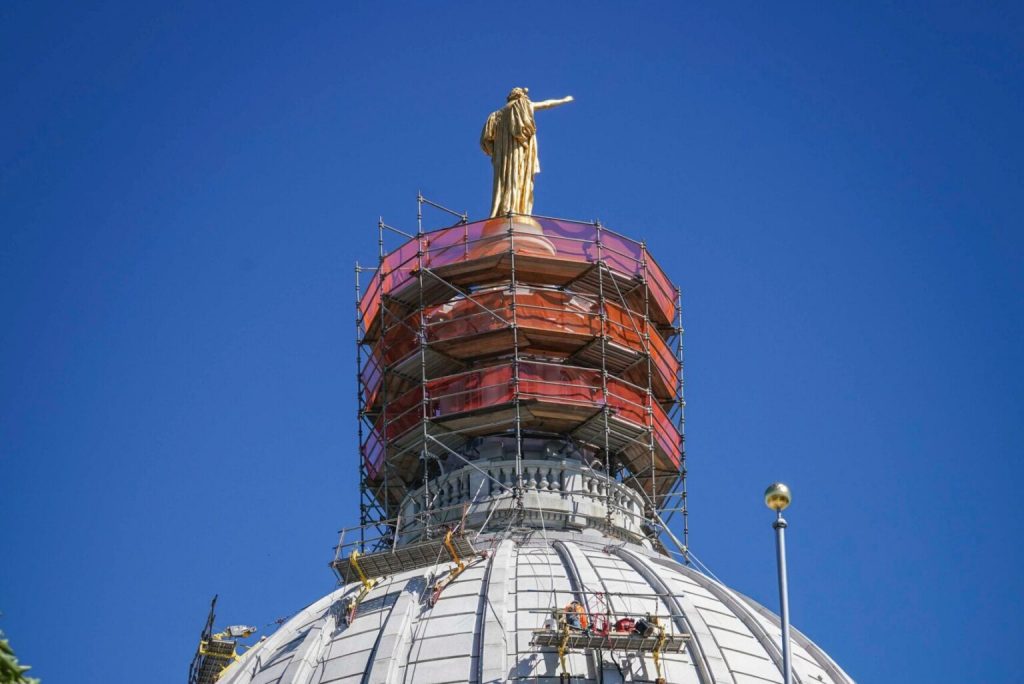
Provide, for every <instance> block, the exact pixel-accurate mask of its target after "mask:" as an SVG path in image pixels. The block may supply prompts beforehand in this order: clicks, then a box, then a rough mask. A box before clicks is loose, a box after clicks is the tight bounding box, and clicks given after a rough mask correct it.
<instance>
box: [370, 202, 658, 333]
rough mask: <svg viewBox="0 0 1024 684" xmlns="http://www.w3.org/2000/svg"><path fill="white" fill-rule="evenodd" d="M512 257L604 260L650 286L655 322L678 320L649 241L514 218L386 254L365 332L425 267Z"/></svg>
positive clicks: (439, 233) (439, 234)
mask: <svg viewBox="0 0 1024 684" xmlns="http://www.w3.org/2000/svg"><path fill="white" fill-rule="evenodd" d="M507 253H515V254H517V255H523V256H531V257H539V258H543V259H550V260H553V261H561V262H571V263H576V264H581V265H592V264H596V263H598V262H603V263H604V264H605V265H606V266H607V267H608V268H609V269H610V270H611V271H612V272H614V273H617V274H620V275H622V276H624V277H626V278H634V279H637V280H638V281H643V282H646V283H647V288H648V292H649V293H650V311H649V313H650V317H651V318H653V319H654V320H656V321H657V322H658V323H660V324H662V325H672V324H673V322H674V321H675V315H676V298H675V288H674V287H673V286H672V283H671V281H669V279H668V277H667V276H666V275H665V273H664V271H662V270H661V268H660V267H659V266H658V264H657V263H656V262H655V261H654V259H653V258H652V257H651V255H650V254H649V253H648V252H647V249H646V247H645V246H644V244H643V243H641V242H637V241H636V240H631V239H629V238H627V237H625V236H622V235H619V234H618V233H616V232H614V231H612V230H609V229H607V228H604V227H602V226H598V225H595V224H590V223H577V222H573V221H566V220H562V219H548V218H538V217H529V216H514V217H511V218H494V219H487V220H485V221H478V222H475V223H467V224H462V225H456V226H452V227H449V228H442V229H440V230H435V231H431V232H428V233H424V234H423V235H422V236H421V237H419V238H413V239H412V240H409V241H408V242H406V243H405V244H404V245H402V246H401V247H399V248H398V249H396V250H394V251H393V252H391V253H390V254H388V255H387V256H385V257H384V258H383V260H382V262H381V264H380V268H379V269H378V270H377V273H376V274H375V275H374V277H373V279H372V280H371V282H370V283H369V285H368V287H367V289H366V291H365V293H364V295H363V297H362V300H361V301H360V305H359V310H360V314H361V316H362V320H363V325H364V326H365V328H364V329H366V330H369V329H371V327H372V326H373V323H374V320H375V319H376V318H377V315H378V313H379V311H380V305H381V298H382V296H390V297H399V298H400V294H401V292H402V291H403V290H405V289H406V288H408V287H412V286H415V283H414V281H415V280H416V278H417V274H418V273H419V272H420V270H421V269H430V270H433V271H439V270H442V269H444V268H446V267H451V266H454V265H457V264H468V263H470V262H473V261H477V260H486V259H487V258H489V257H493V256H495V255H499V254H507Z"/></svg>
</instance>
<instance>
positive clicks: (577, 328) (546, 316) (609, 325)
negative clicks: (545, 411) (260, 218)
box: [361, 287, 679, 406]
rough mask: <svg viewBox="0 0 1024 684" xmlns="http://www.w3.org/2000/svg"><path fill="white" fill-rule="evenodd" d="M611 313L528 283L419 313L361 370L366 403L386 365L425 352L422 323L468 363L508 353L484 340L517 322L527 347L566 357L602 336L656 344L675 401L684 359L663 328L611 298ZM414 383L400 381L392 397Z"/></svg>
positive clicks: (389, 331)
mask: <svg viewBox="0 0 1024 684" xmlns="http://www.w3.org/2000/svg"><path fill="white" fill-rule="evenodd" d="M604 312H605V317H604V321H603V322H602V317H601V307H600V304H599V303H598V302H597V301H594V300H593V299H590V298H585V297H580V296H577V295H574V294H571V293H567V292H561V291H557V290H544V289H537V288H526V287H519V288H516V289H515V291H514V292H511V293H510V292H509V291H508V289H507V288H502V289H496V290H492V291H490V292H482V293H479V294H474V295H471V296H469V297H460V298H459V299H456V300H454V301H450V302H446V303H444V304H439V305H436V306H431V307H426V308H425V309H424V310H423V311H422V312H421V311H414V312H413V313H411V314H407V315H405V316H403V317H402V318H400V319H398V320H397V321H396V322H394V323H392V324H390V325H387V326H385V329H384V332H383V333H382V335H381V336H380V337H379V338H378V339H377V341H376V343H375V344H374V345H373V347H372V349H371V350H370V353H369V354H368V355H367V358H366V361H365V362H364V366H363V368H362V369H361V378H362V383H363V390H364V393H365V397H364V398H365V403H366V405H367V406H374V405H376V403H377V400H378V392H379V390H380V387H381V383H382V381H383V369H384V368H389V367H393V366H395V365H396V364H399V363H400V362H402V361H403V360H404V359H407V358H408V357H409V356H410V355H412V354H417V353H418V352H419V339H420V328H421V326H422V330H423V337H424V340H425V341H426V342H427V344H430V345H436V346H437V347H438V348H439V349H441V350H442V351H443V352H444V353H445V354H446V355H449V356H450V357H452V358H453V360H455V361H458V360H462V361H466V360H473V359H477V358H482V357H486V356H495V355H500V354H501V353H507V352H508V351H509V350H508V349H507V348H503V347H497V348H496V347H494V346H491V347H488V346H486V345H483V344H481V343H479V342H478V340H477V339H476V338H481V337H483V336H486V335H491V334H493V333H498V332H501V331H505V330H510V329H511V326H512V325H513V323H515V325H517V326H518V327H519V329H520V331H521V332H522V335H521V337H520V340H519V344H520V352H521V353H526V354H529V355H533V356H545V355H546V356H548V357H550V358H552V359H555V358H565V357H568V356H571V355H572V354H573V353H575V352H578V351H579V350H580V349H582V348H583V347H584V346H585V345H587V344H589V343H592V342H593V341H594V340H596V339H597V338H598V337H599V336H601V335H602V334H604V335H605V336H606V338H607V340H608V343H609V344H611V345H618V347H619V348H620V349H622V350H625V351H627V352H633V353H635V354H643V353H645V352H646V351H648V350H649V351H650V355H651V361H652V364H651V367H652V369H653V371H654V372H655V373H656V377H655V380H656V382H655V383H654V388H655V391H656V393H657V394H658V395H659V399H661V400H663V401H670V400H671V399H672V398H673V396H674V395H675V392H676V385H677V381H678V372H679V361H678V359H677V358H676V356H675V354H673V353H672V351H671V350H670V349H669V347H668V345H667V344H666V343H665V340H664V339H663V338H662V336H661V334H660V333H659V332H658V331H657V330H656V329H655V327H654V326H652V325H650V324H649V322H648V319H646V318H644V317H643V316H641V315H640V314H638V313H636V312H633V311H630V310H629V309H626V308H624V307H621V306H619V305H617V304H614V303H612V302H607V301H606V302H604ZM627 360H628V359H627ZM588 365H590V364H588ZM451 370H455V368H452V369H451ZM611 370H620V369H618V368H612V369H611ZM642 370H644V371H646V366H645V367H644V368H643V369H642ZM637 377H638V376H637ZM638 384H640V383H638ZM642 384H646V382H643V383H642ZM406 385H407V383H404V382H401V381H396V382H393V383H392V387H391V391H390V392H389V393H388V394H389V396H388V397H387V398H388V399H390V398H393V397H394V396H395V393H396V392H395V391H396V390H398V391H400V390H401V389H403V388H406Z"/></svg>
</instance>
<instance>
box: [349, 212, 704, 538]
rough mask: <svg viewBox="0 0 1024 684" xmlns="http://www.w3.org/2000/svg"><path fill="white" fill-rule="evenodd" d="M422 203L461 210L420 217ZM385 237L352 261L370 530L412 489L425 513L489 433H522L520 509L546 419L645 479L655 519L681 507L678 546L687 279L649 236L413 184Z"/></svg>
mask: <svg viewBox="0 0 1024 684" xmlns="http://www.w3.org/2000/svg"><path fill="white" fill-rule="evenodd" d="M424 205H426V206H430V207H434V208H437V209H440V210H442V211H445V212H448V213H450V214H452V215H454V216H455V217H457V218H458V221H457V223H455V224H454V225H450V226H448V227H445V228H441V229H437V230H430V231H425V230H424V228H423V208H424ZM395 236H397V237H398V238H400V239H401V240H402V242H401V243H400V244H399V245H398V246H397V247H395V248H393V249H390V250H386V249H385V243H386V242H387V241H388V240H391V239H394V238H395ZM378 252H379V253H378V264H377V267H376V268H366V267H363V266H359V265H358V264H357V265H356V308H357V310H356V334H357V344H356V361H357V367H358V372H357V376H358V378H357V380H358V385H359V393H358V395H359V407H358V431H359V443H360V459H359V488H360V529H361V530H366V529H370V528H372V527H376V528H377V529H376V531H375V533H374V534H373V535H372V536H373V538H375V539H378V540H384V541H381V542H379V543H381V544H386V543H388V541H387V540H393V539H394V538H395V535H397V533H398V529H397V526H398V525H399V524H400V523H399V522H396V520H397V519H398V518H399V515H400V504H401V503H402V501H403V499H404V498H405V496H406V495H407V494H408V493H410V492H413V491H415V490H418V489H422V504H421V513H423V514H426V515H428V516H429V513H430V511H431V509H432V507H433V506H434V505H435V502H436V499H437V496H436V495H435V494H432V489H431V488H432V486H433V483H434V482H435V481H436V479H437V478H438V476H440V475H442V474H444V473H445V471H446V464H448V466H449V469H450V468H454V467H462V466H463V465H465V464H467V463H469V464H471V462H472V461H473V458H474V457H473V449H474V445H475V444H479V443H480V440H481V439H483V438H488V437H503V438H508V439H510V440H514V444H515V462H516V470H515V473H514V478H513V479H512V481H511V482H509V483H507V485H508V489H509V490H510V491H511V495H512V497H513V500H514V501H515V504H516V507H517V508H518V510H519V511H520V514H521V512H522V507H523V491H524V487H526V486H527V484H528V483H526V482H524V472H523V468H522V461H523V444H524V440H525V439H529V438H533V437H544V438H550V439H563V440H566V442H567V443H569V442H571V443H572V444H573V445H575V446H576V447H579V448H580V449H582V450H583V451H584V452H585V453H586V454H588V458H592V459H593V461H594V467H595V468H597V464H598V463H601V464H602V465H601V467H600V468H597V469H598V470H601V469H603V471H604V475H606V476H607V477H608V478H610V479H614V480H615V481H618V482H621V483H624V484H626V485H628V486H630V487H632V488H633V489H634V490H635V491H637V492H639V493H640V494H641V495H642V496H643V498H644V500H645V501H646V502H647V505H648V506H649V507H650V511H649V513H650V514H651V515H650V516H649V518H650V520H651V521H652V530H653V532H652V536H657V533H658V531H659V530H657V527H658V524H659V522H658V521H661V520H668V519H671V517H672V515H673V514H674V513H676V512H679V513H681V515H682V518H683V544H682V546H683V549H684V552H685V549H686V548H687V544H688V535H689V526H688V511H687V498H686V482H685V481H686V461H685V449H684V430H683V427H684V407H685V401H684V398H683V364H682V357H683V329H682V312H681V306H680V305H681V295H680V293H679V290H678V288H676V287H675V286H674V285H673V284H672V283H671V282H670V281H669V280H668V278H667V277H666V276H665V274H664V272H663V271H662V270H661V268H660V267H659V266H658V265H657V263H656V262H655V261H654V259H653V257H652V256H651V255H650V254H649V252H648V250H647V246H646V244H644V243H641V242H636V241H634V240H631V239H629V238H627V237H625V236H623V235H621V234H619V233H616V232H614V231H612V230H610V229H608V228H607V227H605V226H603V225H601V224H600V223H599V222H580V221H569V220H565V219H556V218H550V217H541V216H520V215H509V216H505V217H500V218H493V219H487V220H484V221H478V222H472V223H471V222H469V221H468V219H467V217H466V215H465V214H459V213H457V212H453V211H451V210H449V209H447V208H445V207H443V206H441V205H438V204H436V203H434V202H431V201H430V200H427V199H426V198H424V197H423V196H422V195H419V196H418V197H417V230H416V233H415V234H410V233H407V232H404V231H401V230H399V229H397V228H394V227H392V226H390V225H388V224H386V223H385V222H384V221H383V219H381V220H380V221H379V222H378ZM364 273H370V274H372V276H371V277H370V279H369V282H368V283H366V285H365V288H363V286H362V283H363V274H364ZM534 484H535V483H534ZM609 489H610V488H605V491H606V492H607V491H608V490H609ZM609 496H610V495H609ZM418 498H419V495H418ZM661 514H667V515H661ZM611 515H612V507H611V506H608V519H609V521H610V520H611ZM429 528H430V526H429V525H424V526H423V529H429ZM361 534H363V533H362V532H361ZM361 540H362V541H365V537H361Z"/></svg>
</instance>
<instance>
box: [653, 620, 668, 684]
mask: <svg viewBox="0 0 1024 684" xmlns="http://www.w3.org/2000/svg"><path fill="white" fill-rule="evenodd" d="M651 623H652V624H653V625H654V628H655V629H657V630H658V642H657V643H656V644H655V645H654V648H653V649H652V650H651V655H652V656H654V672H655V674H656V676H657V679H655V680H654V681H655V684H665V678H664V677H662V676H661V649H663V648H664V647H665V640H666V639H668V633H667V632H665V628H664V627H662V626H661V622H660V621H659V620H658V618H657V617H651Z"/></svg>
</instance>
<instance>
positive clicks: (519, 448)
mask: <svg viewBox="0 0 1024 684" xmlns="http://www.w3.org/2000/svg"><path fill="white" fill-rule="evenodd" d="M508 251H509V269H510V271H511V274H510V278H509V281H510V282H509V296H510V297H511V299H512V303H511V308H512V396H513V401H514V405H515V440H516V487H515V496H516V510H517V511H518V515H519V516H520V517H521V516H522V515H523V513H524V509H523V506H524V502H523V429H522V426H523V423H522V415H521V413H520V399H519V390H520V384H519V372H520V368H519V318H518V313H517V311H516V309H517V307H516V290H517V289H518V288H517V285H516V236H515V221H514V215H513V214H512V212H509V214H508Z"/></svg>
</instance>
